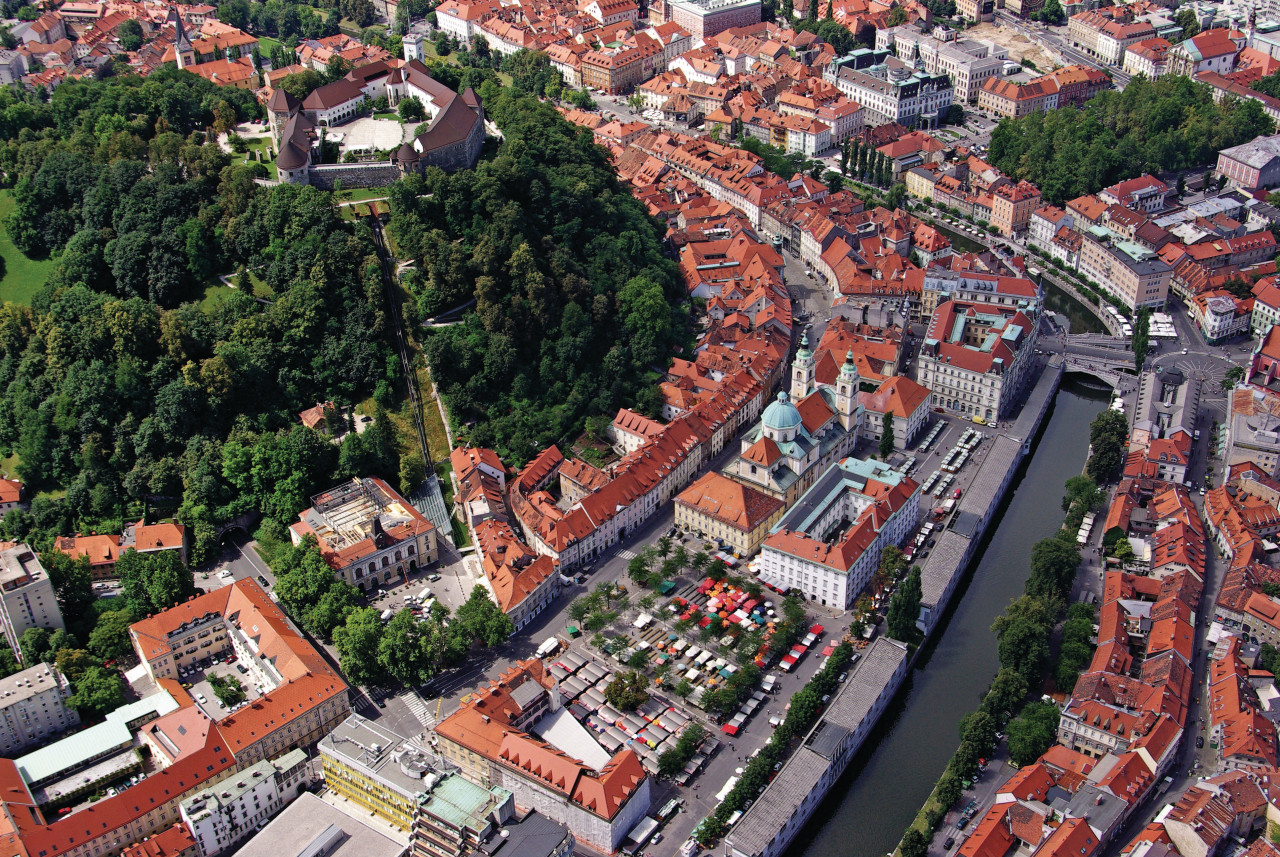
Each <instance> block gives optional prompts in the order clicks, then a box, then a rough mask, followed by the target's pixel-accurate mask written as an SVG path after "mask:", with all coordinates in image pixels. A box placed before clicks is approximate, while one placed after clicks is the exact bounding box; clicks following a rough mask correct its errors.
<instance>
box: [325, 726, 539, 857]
mask: <svg viewBox="0 0 1280 857" xmlns="http://www.w3.org/2000/svg"><path fill="white" fill-rule="evenodd" d="M318 747H319V750H320V760H321V763H322V766H323V767H322V771H323V773H324V781H325V785H327V786H328V787H329V788H330V789H332V790H333V791H334V792H335V793H337V794H338V795H341V796H342V797H344V798H346V799H347V800H349V801H351V802H352V803H353V804H355V805H356V806H358V807H360V808H361V809H363V810H365V811H366V812H368V813H369V814H371V815H373V816H375V817H377V818H380V819H382V820H383V821H384V822H386V823H387V824H390V825H391V826H392V827H394V828H396V829H397V830H400V831H403V832H404V833H406V834H407V833H411V832H412V833H413V836H414V838H415V839H420V840H422V841H424V842H427V841H434V840H441V839H443V840H444V841H449V842H453V841H454V840H458V842H459V843H460V842H461V840H460V839H459V837H460V836H462V835H463V834H464V833H465V834H466V835H467V836H469V837H476V836H477V835H478V836H479V839H480V840H483V839H484V838H485V836H486V835H487V831H488V828H489V827H490V826H491V825H494V824H497V825H501V824H502V823H503V822H505V821H508V820H510V819H511V818H512V816H513V815H514V806H515V804H514V802H513V799H512V795H511V792H510V791H508V790H507V789H504V788H501V787H500V786H494V787H492V788H485V787H483V786H478V785H476V784H474V783H471V782H468V781H467V780H465V779H464V778H463V777H462V776H460V775H458V774H457V773H456V769H455V772H454V773H453V774H450V773H448V772H447V771H446V770H445V767H444V765H443V764H442V763H441V762H440V760H439V759H438V758H437V757H436V756H435V755H434V754H433V753H431V752H430V751H429V750H427V749H425V748H424V747H420V746H418V745H417V744H415V743H414V742H412V741H410V740H409V739H407V738H404V737H402V736H400V735H397V734H396V733H395V732H392V731H390V730H388V729H385V728H383V727H381V726H379V725H377V724H376V723H370V722H369V721H368V720H365V719H364V718H363V717H360V716H359V715H352V716H351V717H349V718H347V719H346V720H345V721H344V722H343V723H342V724H341V725H340V726H338V728H337V729H335V730H333V732H331V733H330V734H328V735H326V736H325V737H324V739H323V740H322V741H321V742H320V743H319V745H318ZM459 819H462V820H463V821H464V822H465V823H463V824H458V823H457V822H458V820H459ZM450 822H452V823H450ZM470 844H472V845H474V844H475V843H474V842H472V843H470ZM464 850H467V849H463V848H459V849H457V850H456V853H462V852H463V851H464Z"/></svg>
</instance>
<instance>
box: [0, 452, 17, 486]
mask: <svg viewBox="0 0 1280 857" xmlns="http://www.w3.org/2000/svg"><path fill="white" fill-rule="evenodd" d="M21 461H22V459H20V458H18V453H16V452H15V453H14V454H13V455H10V456H9V457H8V458H5V459H0V476H2V477H4V478H5V479H17V478H18V464H19V463H20V462H21Z"/></svg>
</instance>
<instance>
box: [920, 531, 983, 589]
mask: <svg viewBox="0 0 1280 857" xmlns="http://www.w3.org/2000/svg"><path fill="white" fill-rule="evenodd" d="M970 541H971V540H970V538H969V537H968V536H963V535H961V534H960V533H957V532H955V531H953V530H945V531H944V532H943V533H942V535H941V536H939V537H938V541H937V543H936V544H935V545H934V546H933V550H932V551H931V552H930V553H929V558H928V559H926V560H925V561H924V565H923V566H921V568H920V589H921V596H920V603H921V605H922V606H925V607H930V608H936V607H937V606H938V601H939V600H940V599H941V598H942V593H943V592H944V591H945V590H946V588H947V585H948V584H949V583H950V582H951V576H952V575H953V574H954V573H955V570H956V567H957V566H958V565H959V564H960V560H961V558H962V557H964V553H965V551H967V550H968V549H969V542H970Z"/></svg>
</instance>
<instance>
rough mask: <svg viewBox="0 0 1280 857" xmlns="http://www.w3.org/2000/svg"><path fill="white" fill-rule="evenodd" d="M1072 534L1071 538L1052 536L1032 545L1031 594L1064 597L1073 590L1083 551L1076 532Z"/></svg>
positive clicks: (1028, 587)
mask: <svg viewBox="0 0 1280 857" xmlns="http://www.w3.org/2000/svg"><path fill="white" fill-rule="evenodd" d="M1063 532H1064V533H1066V532H1067V531H1066V530H1063ZM1069 535H1070V539H1068V538H1066V537H1064V538H1057V537H1056V536H1051V537H1049V538H1045V539H1041V540H1040V541H1038V542H1036V543H1035V544H1034V545H1033V546H1032V548H1031V575H1030V576H1029V577H1028V578H1027V594H1028V595H1033V596H1036V597H1039V598H1053V597H1058V598H1062V597H1064V596H1066V595H1067V594H1068V593H1069V592H1070V591H1071V582H1072V581H1073V580H1075V576H1076V569H1077V568H1079V566H1080V549H1079V548H1078V547H1077V546H1076V544H1075V531H1074V530H1073V531H1071V533H1070V534H1069Z"/></svg>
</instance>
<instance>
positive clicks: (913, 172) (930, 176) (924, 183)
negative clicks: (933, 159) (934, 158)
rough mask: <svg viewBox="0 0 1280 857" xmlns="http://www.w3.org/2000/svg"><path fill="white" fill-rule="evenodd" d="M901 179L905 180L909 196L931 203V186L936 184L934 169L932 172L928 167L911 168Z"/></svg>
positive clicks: (935, 171)
mask: <svg viewBox="0 0 1280 857" xmlns="http://www.w3.org/2000/svg"><path fill="white" fill-rule="evenodd" d="M930 166H934V165H932V164H930ZM903 178H904V179H905V180H906V183H907V194H908V195H909V196H912V197H914V198H916V199H923V200H926V201H928V202H933V186H934V185H935V184H937V182H938V171H937V168H936V167H934V169H932V170H931V169H929V168H928V167H913V168H912V169H909V170H907V172H906V173H905V174H904V176H903Z"/></svg>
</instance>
